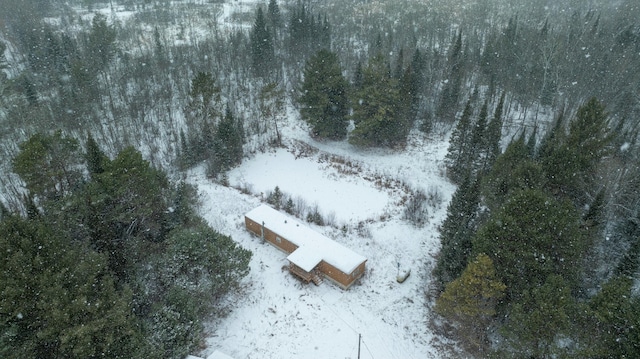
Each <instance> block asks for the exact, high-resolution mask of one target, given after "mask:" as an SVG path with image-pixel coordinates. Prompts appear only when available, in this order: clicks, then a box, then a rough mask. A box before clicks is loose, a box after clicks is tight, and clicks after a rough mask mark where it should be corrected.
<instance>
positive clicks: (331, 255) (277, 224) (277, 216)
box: [245, 204, 367, 273]
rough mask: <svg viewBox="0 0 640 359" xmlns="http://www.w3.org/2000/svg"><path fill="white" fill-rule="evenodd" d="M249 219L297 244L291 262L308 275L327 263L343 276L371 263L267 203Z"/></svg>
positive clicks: (257, 209) (250, 212) (249, 216)
mask: <svg viewBox="0 0 640 359" xmlns="http://www.w3.org/2000/svg"><path fill="white" fill-rule="evenodd" d="M245 216H246V217H247V218H249V219H251V220H252V221H254V222H256V223H262V222H264V226H265V227H266V228H268V229H269V230H271V231H273V232H275V233H277V234H278V235H280V236H282V237H283V238H286V239H287V240H288V241H290V242H292V243H293V244H295V245H297V246H298V249H297V250H295V251H294V252H293V253H291V254H290V255H289V257H287V259H289V260H290V261H291V262H292V263H294V264H296V265H297V266H299V267H300V268H302V269H304V270H305V271H307V272H309V271H311V270H312V269H313V268H314V267H315V266H316V265H317V264H318V263H320V261H321V260H324V261H325V262H327V263H329V264H331V265H332V266H334V267H336V268H337V269H339V270H341V271H342V272H343V273H351V272H353V270H354V269H356V267H357V266H359V265H360V264H362V262H364V261H366V260H367V258H365V257H363V256H361V255H359V254H357V253H356V252H354V251H352V250H351V249H349V248H347V247H345V246H343V245H341V244H340V243H338V242H336V241H334V240H332V239H330V238H328V237H326V236H324V235H322V234H320V233H318V232H316V231H314V230H313V229H311V228H310V227H308V226H307V225H305V224H303V223H301V222H299V221H298V220H296V219H295V218H292V217H290V216H288V215H286V214H284V213H282V212H279V211H276V210H275V209H273V208H271V207H269V206H267V205H265V204H263V205H260V206H259V207H257V208H255V209H253V210H251V211H249V212H248V213H247V214H246V215H245Z"/></svg>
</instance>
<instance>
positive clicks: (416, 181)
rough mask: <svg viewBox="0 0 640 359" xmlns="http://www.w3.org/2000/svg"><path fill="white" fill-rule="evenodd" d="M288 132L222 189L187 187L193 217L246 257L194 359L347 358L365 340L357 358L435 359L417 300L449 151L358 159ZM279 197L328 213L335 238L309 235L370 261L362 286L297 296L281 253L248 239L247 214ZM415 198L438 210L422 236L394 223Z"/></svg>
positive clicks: (347, 149) (433, 146)
mask: <svg viewBox="0 0 640 359" xmlns="http://www.w3.org/2000/svg"><path fill="white" fill-rule="evenodd" d="M289 121H290V122H291V123H290V125H289V126H287V128H286V130H285V143H286V144H287V146H286V148H281V149H277V150H274V151H272V152H267V153H259V154H256V155H255V156H253V157H252V158H250V159H247V160H245V161H244V162H243V164H242V165H241V166H240V167H239V168H236V169H234V170H233V171H231V173H230V175H229V182H230V184H231V187H224V186H221V185H218V184H215V183H213V182H211V181H210V180H208V179H207V178H206V177H205V175H204V170H203V169H198V170H196V171H194V172H193V173H192V174H191V176H190V180H191V182H192V183H193V184H195V185H197V186H198V188H199V191H200V196H201V200H202V215H203V216H204V217H205V218H206V219H207V220H208V221H209V223H210V224H211V225H212V226H213V227H214V228H216V229H217V230H219V231H221V232H223V233H225V234H228V235H231V236H232V237H233V239H234V240H236V241H237V242H239V243H240V244H241V245H242V246H244V247H245V248H248V249H250V250H251V251H252V252H253V258H252V261H251V273H250V274H249V276H248V277H247V278H246V279H245V281H244V282H245V288H244V292H243V293H241V294H239V295H237V296H236V297H235V298H233V301H234V303H233V305H232V306H231V307H232V310H231V312H230V313H229V315H228V316H227V317H226V318H224V319H222V320H220V321H218V322H216V323H211V325H210V327H209V328H210V329H209V337H208V339H207V346H208V348H207V349H206V350H205V351H204V352H203V353H199V354H200V355H201V356H204V357H206V356H207V354H209V353H211V352H213V351H214V350H220V351H221V352H224V353H226V354H229V355H231V356H232V357H235V358H356V357H357V351H358V334H362V347H361V358H378V359H379V358H425V357H429V358H438V357H442V354H441V353H440V352H439V350H438V349H437V344H438V343H439V342H440V341H441V338H438V337H437V336H435V335H433V334H431V333H430V331H429V329H428V327H427V322H428V319H429V317H430V315H431V313H430V312H429V309H428V308H427V306H426V303H425V301H426V300H425V294H424V291H425V288H426V287H427V285H428V283H429V281H430V275H429V271H430V270H431V268H432V267H433V263H434V258H433V255H435V254H436V253H437V251H438V247H439V242H438V231H437V227H438V225H439V224H440V223H441V222H442V219H443V217H444V215H445V213H446V204H447V203H448V201H449V199H450V198H451V194H452V192H453V190H454V187H453V186H452V185H451V184H450V183H448V182H447V181H446V180H444V179H443V178H442V176H441V175H440V172H441V171H440V170H439V168H440V166H441V162H442V158H443V157H444V155H445V153H446V147H447V142H448V141H446V138H439V139H423V138H421V137H420V136H414V137H412V140H411V141H410V142H409V145H408V146H407V148H406V149H404V150H402V151H389V150H386V151H385V150H375V151H374V150H371V151H364V150H357V149H354V148H353V147H351V146H350V145H348V144H347V143H346V142H332V143H319V142H316V141H314V140H312V139H310V138H309V137H308V136H307V135H306V133H305V132H304V129H303V126H299V122H297V121H299V120H297V119H294V118H290V119H289ZM296 123H297V125H292V124H296ZM276 185H277V186H279V188H280V189H281V190H282V192H283V193H286V194H289V195H291V196H292V197H294V198H301V199H303V200H304V201H306V203H308V204H310V205H312V206H315V205H317V207H318V210H319V211H320V212H321V213H322V214H324V215H325V216H327V215H328V214H331V213H333V214H331V216H332V217H334V225H333V226H324V227H318V226H314V228H315V229H316V230H318V231H320V232H322V233H324V234H325V235H327V236H329V237H330V238H333V239H334V240H336V241H338V242H340V243H341V244H343V245H345V246H347V247H348V248H350V249H352V250H354V251H355V252H357V253H359V254H362V255H364V256H365V257H367V258H368V262H367V271H366V274H365V276H364V277H363V278H361V279H360V281H359V282H357V283H356V284H355V285H354V286H353V287H351V288H350V289H349V290H347V291H343V290H341V289H340V288H338V287H337V286H335V285H333V284H331V283H330V282H329V281H325V282H324V283H322V284H321V285H320V286H315V285H313V284H310V285H307V284H303V283H302V282H301V281H299V280H298V279H297V278H296V277H294V276H293V275H291V274H290V273H288V271H287V270H286V269H285V266H286V265H287V264H288V263H287V261H286V259H285V258H286V255H285V254H284V253H282V252H281V251H279V250H278V249H276V248H275V247H273V246H271V245H269V244H263V243H262V242H261V240H260V239H258V238H256V237H254V236H252V235H251V234H250V233H249V232H248V231H246V230H245V228H244V214H245V213H246V212H248V211H250V210H251V209H253V208H255V207H256V206H258V205H259V204H260V203H261V199H262V200H263V199H264V196H265V193H266V192H267V191H271V190H273V188H274V187H275V186H276ZM234 187H236V188H238V187H242V188H244V189H245V190H246V189H250V190H251V192H252V193H251V194H245V193H242V192H241V191H240V190H238V189H236V188H234ZM416 188H422V189H424V190H425V191H430V192H438V193H440V194H441V196H442V199H443V200H442V203H441V204H440V205H437V206H436V207H431V208H429V215H428V217H429V219H428V223H427V224H426V225H425V226H424V227H422V228H417V227H415V226H413V225H412V224H410V223H408V222H407V221H406V220H403V219H402V212H403V206H402V198H403V197H406V196H408V195H409V193H408V192H410V190H411V189H416ZM363 227H364V228H363ZM345 229H346V231H345ZM398 263H399V264H400V268H401V270H406V269H411V276H410V277H409V278H408V279H407V280H406V281H405V282H404V283H403V284H399V283H397V282H396V275H397V273H398Z"/></svg>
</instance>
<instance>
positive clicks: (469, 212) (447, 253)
mask: <svg viewBox="0 0 640 359" xmlns="http://www.w3.org/2000/svg"><path fill="white" fill-rule="evenodd" d="M478 192H479V187H478V182H477V180H472V179H471V178H470V177H469V176H467V177H466V178H465V180H464V181H463V182H462V184H461V185H460V187H458V189H457V190H456V192H455V193H454V194H453V197H452V198H451V202H450V203H449V206H448V207H447V217H446V218H445V220H444V222H443V223H442V227H441V229H440V243H441V244H442V247H441V248H440V254H439V255H438V260H437V262H436V266H435V268H434V271H433V274H434V276H435V278H436V280H437V282H438V284H439V286H440V287H441V288H442V287H444V285H445V284H447V283H449V282H451V281H453V280H454V279H456V278H458V277H459V276H460V274H462V271H463V270H464V268H465V267H466V266H467V262H468V260H469V255H470V253H471V249H472V244H471V239H472V237H473V234H474V232H475V230H476V228H475V226H476V218H477V214H478V204H479V201H480V198H479V193H478Z"/></svg>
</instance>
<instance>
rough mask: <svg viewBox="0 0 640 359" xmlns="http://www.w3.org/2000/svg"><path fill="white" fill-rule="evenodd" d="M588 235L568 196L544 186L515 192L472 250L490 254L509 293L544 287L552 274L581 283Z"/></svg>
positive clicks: (478, 236)
mask: <svg viewBox="0 0 640 359" xmlns="http://www.w3.org/2000/svg"><path fill="white" fill-rule="evenodd" d="M589 245H590V241H589V238H588V237H587V236H585V235H584V233H583V232H582V231H581V229H580V217H579V215H578V213H577V211H576V209H575V207H574V206H573V205H572V204H571V203H569V202H568V201H566V200H565V201H560V200H556V199H554V198H553V197H550V196H548V195H546V194H545V193H544V192H542V191H540V190H525V191H522V192H519V193H516V194H514V195H513V196H511V198H510V199H509V200H507V201H506V202H505V204H504V206H502V208H501V210H500V211H499V212H498V213H496V214H495V215H493V216H492V217H491V218H490V219H489V221H488V222H487V223H486V224H485V225H483V226H482V227H481V228H480V229H479V230H478V232H477V233H476V236H475V238H474V239H473V251H472V252H473V253H487V254H488V255H489V256H490V257H491V259H492V260H493V263H494V265H495V266H496V270H497V272H498V275H499V276H500V278H501V279H502V281H503V283H504V284H506V285H507V291H508V294H509V297H510V298H516V297H519V296H520V295H521V294H522V293H523V292H524V291H525V290H527V289H531V288H534V287H536V286H540V285H542V284H543V283H544V280H545V279H546V278H547V277H548V276H549V275H551V274H556V275H560V276H562V277H563V278H564V280H566V282H567V283H568V285H570V286H571V287H572V288H574V287H575V286H577V283H578V282H577V281H578V278H579V276H580V274H581V269H582V265H581V264H582V263H583V259H584V255H585V254H584V253H585V250H586V249H587V248H588V246H589Z"/></svg>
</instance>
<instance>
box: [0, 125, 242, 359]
mask: <svg viewBox="0 0 640 359" xmlns="http://www.w3.org/2000/svg"><path fill="white" fill-rule="evenodd" d="M84 147H85V150H83V149H82V148H81V146H80V143H78V141H76V140H75V139H73V138H70V137H67V136H65V135H63V134H62V133H61V132H56V133H54V134H52V135H48V134H38V135H35V136H32V137H31V138H30V139H29V140H28V141H26V142H23V143H22V144H21V145H20V152H19V154H18V155H17V156H16V157H15V158H14V159H13V168H14V171H15V172H16V173H17V174H19V175H20V176H21V178H22V179H23V180H24V181H25V184H26V188H27V190H28V197H26V198H25V208H26V216H21V215H20V214H18V213H11V212H9V211H8V210H5V211H4V214H3V216H2V219H1V220H0V247H2V250H3V253H5V256H6V257H5V260H4V261H3V262H2V265H1V267H2V270H0V272H1V273H2V274H0V282H1V283H2V285H1V287H2V299H1V301H0V306H1V308H2V310H1V313H0V316H1V320H0V327H1V328H0V330H1V331H2V333H3V335H2V337H1V339H0V352H2V355H3V357H6V358H17V357H25V356H26V357H31V358H39V357H43V356H48V357H54V358H63V357H64V358H98V357H105V356H106V357H114V358H116V357H128V358H138V357H152V358H184V356H185V355H186V354H187V353H188V352H190V351H192V350H193V349H195V348H196V347H197V346H198V345H199V344H200V341H201V340H202V335H203V330H204V328H203V324H202V318H203V317H206V316H208V315H210V314H211V313H212V312H213V311H214V310H215V309H216V308H217V307H218V306H219V303H220V299H222V298H223V297H224V296H225V295H226V294H228V293H229V292H230V291H232V290H234V288H236V287H237V285H238V281H239V280H240V279H241V278H242V277H244V276H245V275H246V274H247V273H248V271H249V267H248V263H249V259H250V257H251V253H250V252H249V251H247V250H244V249H242V248H241V247H239V246H238V245H237V244H236V243H235V242H234V241H233V240H232V239H231V238H230V237H227V236H223V235H221V234H220V233H217V232H216V231H214V230H213V229H211V228H210V227H209V226H208V225H206V224H205V223H204V221H203V219H201V218H199V217H198V216H197V215H195V211H194V209H193V207H192V206H193V203H194V196H195V190H194V189H193V188H191V187H190V186H188V185H185V184H183V183H180V184H172V183H170V181H169V180H168V179H167V176H166V174H165V173H164V172H162V171H160V170H158V169H156V168H154V167H152V166H151V165H150V163H149V162H148V161H145V160H144V159H143V158H142V155H141V154H140V152H138V151H136V150H135V149H133V148H132V147H127V148H125V149H124V150H122V151H120V152H119V153H118V154H117V156H116V157H114V158H113V159H111V158H109V157H108V156H106V155H105V154H104V153H103V152H102V151H101V149H100V147H99V146H98V145H97V143H96V142H95V140H94V139H93V138H92V137H88V139H87V141H86V144H85V146H84Z"/></svg>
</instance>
